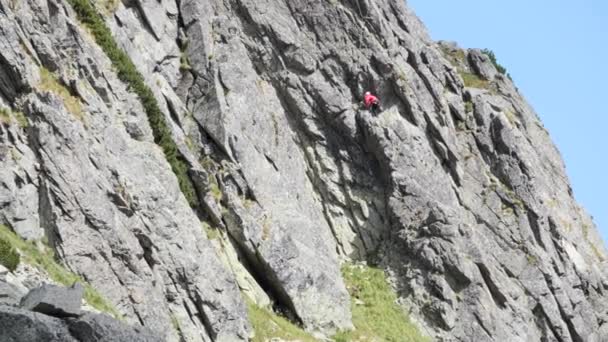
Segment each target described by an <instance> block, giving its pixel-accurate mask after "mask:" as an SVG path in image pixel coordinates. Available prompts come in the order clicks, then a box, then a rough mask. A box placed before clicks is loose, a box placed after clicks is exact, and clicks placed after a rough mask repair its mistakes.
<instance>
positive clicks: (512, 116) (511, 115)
mask: <svg viewBox="0 0 608 342" xmlns="http://www.w3.org/2000/svg"><path fill="white" fill-rule="evenodd" d="M505 116H506V117H507V120H509V123H510V124H511V126H516V125H517V117H516V116H515V113H513V111H512V110H510V109H507V110H505Z"/></svg>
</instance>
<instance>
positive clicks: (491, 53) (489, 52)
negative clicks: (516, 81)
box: [482, 49, 511, 79]
mask: <svg viewBox="0 0 608 342" xmlns="http://www.w3.org/2000/svg"><path fill="white" fill-rule="evenodd" d="M482 52H483V53H484V54H485V55H486V56H488V57H489V58H490V61H492V64H494V67H495V68H496V70H498V72H499V73H501V74H503V75H506V76H507V77H508V78H509V79H511V75H510V74H509V73H507V68H505V67H504V66H502V65H501V64H500V63H498V61H497V60H496V55H495V54H494V51H492V50H490V49H483V50H482Z"/></svg>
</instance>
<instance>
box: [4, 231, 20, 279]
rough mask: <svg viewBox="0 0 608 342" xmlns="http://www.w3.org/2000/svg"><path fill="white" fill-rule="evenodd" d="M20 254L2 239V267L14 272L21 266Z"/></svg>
mask: <svg viewBox="0 0 608 342" xmlns="http://www.w3.org/2000/svg"><path fill="white" fill-rule="evenodd" d="M19 262H20V257H19V253H17V251H16V250H15V249H14V248H13V246H11V244H10V242H8V241H7V240H4V239H0V265H2V266H4V267H6V268H8V270H9V271H11V272H13V271H14V270H16V269H17V266H19Z"/></svg>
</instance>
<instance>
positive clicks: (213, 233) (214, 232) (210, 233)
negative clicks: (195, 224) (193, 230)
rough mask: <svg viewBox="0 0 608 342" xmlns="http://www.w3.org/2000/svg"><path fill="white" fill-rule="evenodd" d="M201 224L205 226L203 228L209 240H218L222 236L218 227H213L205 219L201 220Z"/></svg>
mask: <svg viewBox="0 0 608 342" xmlns="http://www.w3.org/2000/svg"><path fill="white" fill-rule="evenodd" d="M201 225H202V226H203V230H204V231H205V234H206V235H207V239H209V240H217V239H219V238H220V231H219V229H217V228H214V227H211V225H210V224H209V223H207V222H205V221H201Z"/></svg>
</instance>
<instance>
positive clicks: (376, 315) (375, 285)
mask: <svg viewBox="0 0 608 342" xmlns="http://www.w3.org/2000/svg"><path fill="white" fill-rule="evenodd" d="M342 275H343V277H344V281H345V282H346V287H347V289H348V292H349V293H350V295H351V301H352V313H353V324H354V325H355V330H354V331H345V332H340V333H338V334H336V336H334V339H335V341H336V342H347V341H394V342H400V341H410V342H418V341H425V342H426V341H429V339H428V338H425V337H423V336H422V335H421V333H420V332H419V331H418V328H417V327H416V326H415V325H414V324H413V323H412V322H410V320H409V317H408V315H407V314H406V313H405V311H404V310H403V309H402V308H401V307H400V306H399V305H398V304H397V296H396V294H395V292H394V291H393V290H392V289H391V287H390V286H389V284H388V282H387V280H386V276H385V274H384V271H383V270H380V269H376V268H372V267H368V266H362V265H350V264H347V265H345V266H343V267H342Z"/></svg>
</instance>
